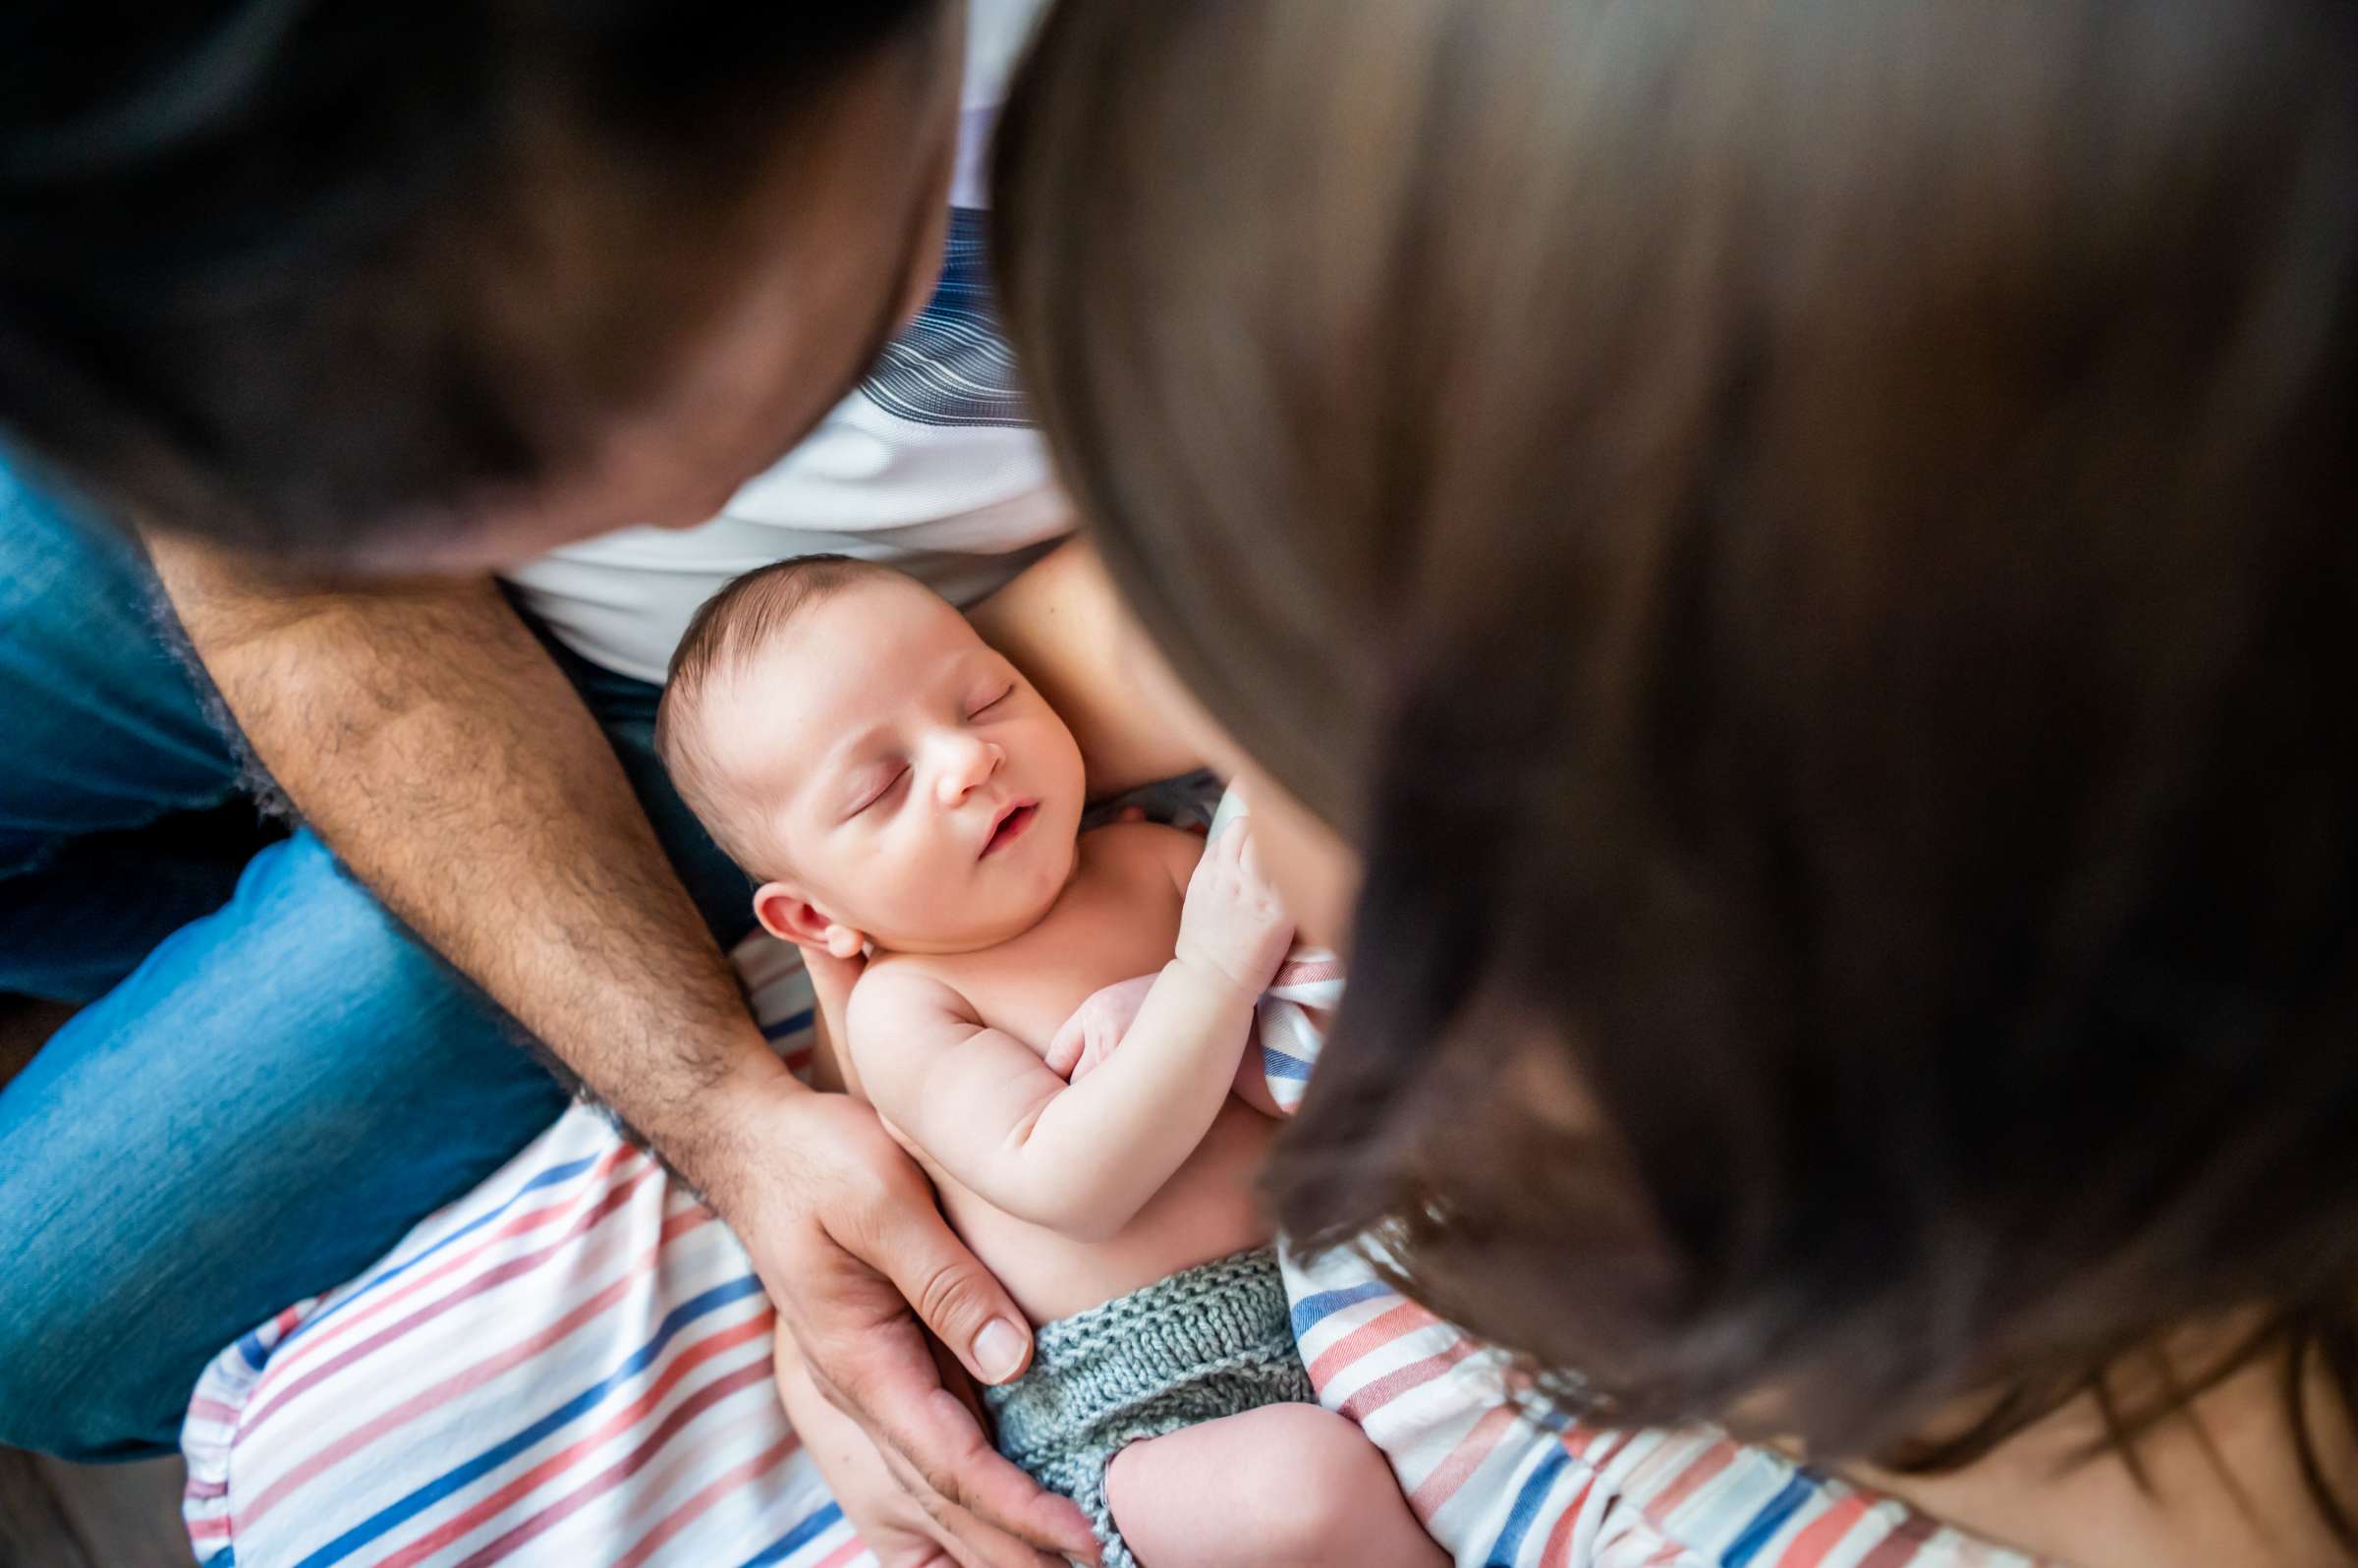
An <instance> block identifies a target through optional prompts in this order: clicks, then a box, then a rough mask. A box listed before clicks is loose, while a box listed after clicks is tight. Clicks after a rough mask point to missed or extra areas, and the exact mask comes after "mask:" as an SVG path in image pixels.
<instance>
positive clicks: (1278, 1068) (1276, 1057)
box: [1261, 1045, 1310, 1079]
mask: <svg viewBox="0 0 2358 1568" xmlns="http://www.w3.org/2000/svg"><path fill="white" fill-rule="evenodd" d="M1261 1071H1262V1074H1263V1076H1264V1077H1267V1078H1302V1079H1307V1078H1308V1077H1310V1063H1308V1062H1306V1061H1304V1060H1303V1059H1302V1058H1301V1057H1299V1056H1288V1055H1286V1054H1285V1052H1283V1051H1277V1050H1271V1049H1269V1047H1268V1046H1266V1045H1263V1047H1262V1048H1261Z"/></svg>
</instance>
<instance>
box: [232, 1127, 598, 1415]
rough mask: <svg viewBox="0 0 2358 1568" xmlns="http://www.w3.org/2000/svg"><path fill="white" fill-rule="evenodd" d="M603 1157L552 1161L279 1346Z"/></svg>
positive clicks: (306, 1323)
mask: <svg viewBox="0 0 2358 1568" xmlns="http://www.w3.org/2000/svg"><path fill="white" fill-rule="evenodd" d="M601 1157H602V1155H600V1154H585V1155H584V1156H582V1157H581V1158H580V1159H573V1160H567V1161H566V1162H565V1163H564V1164H562V1165H551V1166H550V1167H549V1168H548V1169H546V1170H544V1171H541V1172H540V1173H539V1174H538V1175H536V1176H534V1177H533V1179H532V1180H531V1181H529V1182H526V1183H525V1184H524V1185H523V1186H522V1187H519V1188H517V1189H516V1190H515V1191H514V1192H512V1193H510V1194H509V1195H508V1196H507V1199H506V1200H505V1201H504V1202H503V1203H501V1204H500V1205H499V1206H498V1207H497V1208H494V1209H492V1210H491V1211H490V1212H489V1213H487V1214H481V1215H477V1217H476V1218H474V1219H471V1220H469V1221H468V1222H467V1223H466V1224H464V1225H461V1226H460V1227H459V1228H458V1229H457V1230H454V1231H452V1232H451V1233H450V1234H449V1235H447V1236H445V1237H443V1238H442V1239H441V1240H440V1241H438V1242H436V1243H434V1244H433V1245H432V1246H431V1247H428V1248H427V1249H426V1250H425V1251H423V1252H421V1253H420V1254H419V1255H418V1256H417V1257H415V1258H413V1259H410V1260H408V1261H406V1262H404V1263H403V1264H402V1265H401V1266H400V1267H398V1268H388V1269H386V1270H385V1271H384V1272H383V1273H381V1274H379V1275H377V1276H376V1277H375V1278H374V1279H371V1280H370V1281H368V1283H366V1284H365V1285H363V1286H362V1287H361V1288H360V1289H359V1290H356V1291H354V1292H353V1293H352V1294H351V1295H349V1296H347V1297H345V1298H344V1299H343V1300H342V1301H339V1302H336V1303H334V1304H332V1305H330V1306H329V1307H328V1308H326V1309H325V1310H324V1311H322V1312H317V1313H314V1314H312V1315H311V1316H309V1317H306V1318H305V1319H304V1320H303V1321H302V1322H300V1323H297V1324H296V1325H295V1328H294V1331H293V1332H292V1333H290V1334H288V1335H287V1337H286V1338H284V1339H282V1340H280V1341H279V1342H278V1348H279V1349H281V1350H284V1349H286V1348H287V1347H288V1346H289V1345H292V1344H294V1343H295V1341H297V1340H298V1339H301V1338H302V1337H303V1336H304V1335H306V1334H308V1333H309V1332H310V1331H311V1330H312V1329H314V1328H317V1327H318V1326H319V1325H320V1324H321V1323H324V1322H326V1321H327V1320H328V1319H329V1318H331V1317H333V1316H336V1314H338V1313H340V1312H342V1311H343V1310H344V1309H345V1308H347V1307H349V1306H351V1305H352V1304H353V1303H354V1302H356V1301H359V1300H361V1299H362V1298H363V1297H365V1296H366V1295H368V1294H369V1293H370V1292H372V1291H374V1290H375V1289H376V1288H377V1287H378V1286H379V1285H383V1284H385V1283H387V1282H388V1281H391V1280H396V1279H399V1278H400V1277H401V1276H402V1275H404V1274H406V1273H408V1272H409V1271H410V1270H411V1269H413V1268H416V1267H417V1266H418V1265H419V1264H420V1263H422V1262H424V1261H425V1260H427V1259H429V1258H431V1257H433V1256H434V1255H435V1254H436V1253H438V1252H440V1251H442V1249H443V1248H445V1247H448V1246H450V1245H451V1244H452V1243H453V1242H456V1241H458V1240H459V1239H461V1238H462V1237H465V1236H469V1235H472V1234H474V1233H475V1232H476V1231H478V1230H481V1229H482V1228H483V1227H484V1226H485V1225H488V1224H490V1223H491V1222H492V1221H493V1220H495V1219H497V1218H499V1216H500V1215H502V1214H504V1213H506V1212H507V1211H508V1210H509V1209H511V1208H513V1207H515V1206H516V1204H517V1202H518V1201H519V1200H520V1199H522V1198H523V1197H524V1195H525V1194H527V1193H529V1192H533V1191H535V1190H537V1189H539V1188H542V1187H547V1186H551V1185H553V1184H554V1183H557V1182H561V1181H564V1180H566V1179H567V1178H569V1177H573V1176H579V1175H580V1174H581V1173H582V1172H584V1171H586V1170H588V1169H589V1167H590V1166H592V1165H594V1164H596V1163H597V1161H598V1160H599V1159H600V1158H601ZM246 1338H247V1339H253V1335H252V1334H249V1335H247V1336H246ZM238 1348H239V1349H240V1350H242V1351H246V1359H247V1360H248V1361H249V1362H252V1363H253V1370H254V1371H255V1372H260V1371H261V1370H262V1364H261V1362H260V1361H259V1360H257V1359H256V1358H255V1356H254V1352H253V1351H251V1350H246V1340H245V1339H241V1340H239V1341H238ZM260 1348H261V1342H260V1341H259V1340H255V1341H254V1349H255V1350H259V1349H260Z"/></svg>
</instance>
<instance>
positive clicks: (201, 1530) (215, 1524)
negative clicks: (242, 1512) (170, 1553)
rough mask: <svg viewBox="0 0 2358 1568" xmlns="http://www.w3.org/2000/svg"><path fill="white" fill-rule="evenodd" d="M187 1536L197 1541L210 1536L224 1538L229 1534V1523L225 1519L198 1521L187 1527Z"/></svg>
mask: <svg viewBox="0 0 2358 1568" xmlns="http://www.w3.org/2000/svg"><path fill="white" fill-rule="evenodd" d="M189 1534H190V1535H192V1536H195V1537H197V1538H199V1539H202V1538H205V1537H210V1536H226V1535H228V1534H229V1521H228V1520H226V1519H199V1520H197V1521H195V1522H194V1523H192V1524H191V1525H190V1526H189Z"/></svg>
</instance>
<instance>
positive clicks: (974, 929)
mask: <svg viewBox="0 0 2358 1568" xmlns="http://www.w3.org/2000/svg"><path fill="white" fill-rule="evenodd" d="M1047 825H1048V824H1046V823H1044V822H1043V823H1042V824H1041V826H1042V827H1045V826H1047ZM1035 831H1038V830H1037V829H1036V830H1035ZM1068 842H1070V843H1071V844H1072V847H1071V849H1070V850H1069V851H1068V852H1067V856H1066V859H1065V863H1064V867H1063V869H1062V871H1061V872H1060V873H1058V874H1055V875H1053V876H1042V877H1040V878H1039V885H1038V886H1037V887H1034V886H1032V885H1030V884H1026V885H1025V886H1023V887H1020V888H1015V889H1011V890H1010V896H1006V897H1003V898H998V899H993V900H992V904H993V907H992V908H991V909H990V910H988V911H986V912H983V913H981V914H977V913H976V912H975V911H973V910H971V909H970V910H967V911H964V912H962V914H964V915H965V916H966V917H967V918H964V919H960V920H957V921H940V922H934V921H920V922H911V923H907V924H901V925H899V926H896V927H894V932H895V934H894V935H892V936H890V937H886V936H882V935H879V936H877V937H876V938H875V942H876V947H877V949H878V950H879V951H882V952H892V953H979V952H982V951H983V949H985V948H990V947H997V946H998V945H999V944H1001V943H1002V942H1011V941H1013V940H1015V938H1017V937H1019V936H1021V935H1023V934H1024V932H1026V931H1028V930H1030V929H1031V928H1032V927H1033V926H1035V925H1038V924H1039V923H1040V922H1041V921H1043V920H1046V919H1047V918H1048V912H1049V911H1050V910H1052V909H1054V908H1055V907H1056V901H1057V900H1058V899H1060V898H1062V897H1063V896H1064V890H1065V887H1066V886H1067V885H1068V884H1069V883H1070V882H1071V881H1072V879H1073V870H1074V868H1075V867H1076V866H1078V865H1079V863H1080V855H1081V850H1080V844H1079V842H1078V841H1077V840H1068ZM876 928H877V927H870V929H871V930H874V929H876Z"/></svg>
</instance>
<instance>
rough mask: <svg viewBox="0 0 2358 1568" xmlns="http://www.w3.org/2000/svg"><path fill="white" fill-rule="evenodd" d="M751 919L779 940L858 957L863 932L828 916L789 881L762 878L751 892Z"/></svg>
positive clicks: (864, 937) (863, 940)
mask: <svg viewBox="0 0 2358 1568" xmlns="http://www.w3.org/2000/svg"><path fill="white" fill-rule="evenodd" d="M754 919H756V920H758V921H759V922H760V923H761V928H762V929H763V930H765V931H767V932H769V934H770V935H772V936H775V937H777V938H778V939H779V940H780V941H785V942H792V943H793V944H794V945H795V946H797V947H823V948H825V949H826V950H827V951H828V952H830V953H832V954H834V955H835V956H836V957H837V958H858V957H859V956H860V951H861V949H862V948H863V947H864V946H866V945H867V942H868V938H867V936H866V935H865V934H864V933H862V932H860V931H857V930H854V929H853V928H852V927H851V926H849V925H844V924H838V923H837V922H835V921H834V920H832V919H830V918H829V917H828V916H827V914H826V912H825V911H823V910H821V909H820V908H819V907H818V906H817V905H816V904H814V903H812V902H811V900H810V899H808V898H806V897H804V896H803V890H802V889H801V888H799V887H796V886H795V885H794V884H793V883H791V882H764V883H762V884H761V886H760V887H759V888H758V890H757V891H756V892H755V894H754Z"/></svg>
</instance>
